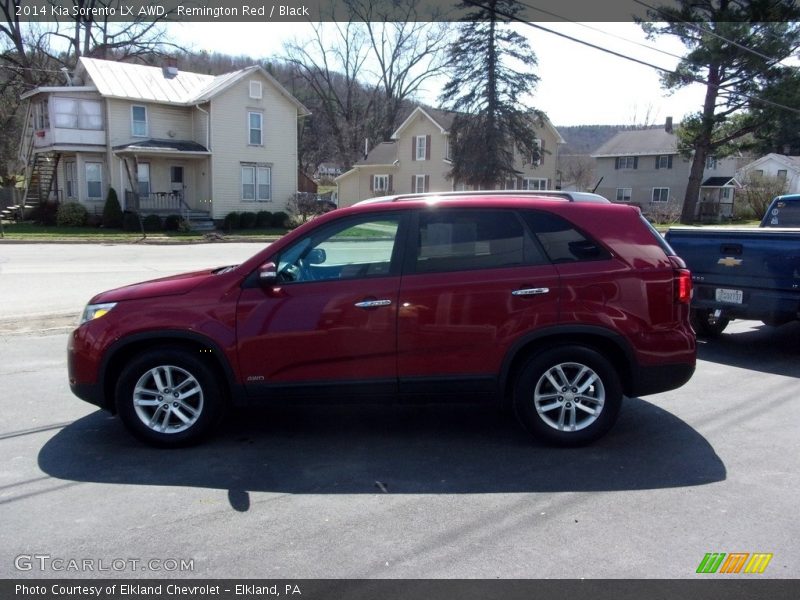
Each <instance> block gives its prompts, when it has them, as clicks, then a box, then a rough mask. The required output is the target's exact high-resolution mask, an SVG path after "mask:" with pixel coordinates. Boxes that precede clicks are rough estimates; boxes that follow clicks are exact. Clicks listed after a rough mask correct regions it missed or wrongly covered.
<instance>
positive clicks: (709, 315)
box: [691, 309, 731, 338]
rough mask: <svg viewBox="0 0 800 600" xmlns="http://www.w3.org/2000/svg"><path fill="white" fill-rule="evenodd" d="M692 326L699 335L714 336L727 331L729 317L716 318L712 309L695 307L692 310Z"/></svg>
mask: <svg viewBox="0 0 800 600" xmlns="http://www.w3.org/2000/svg"><path fill="white" fill-rule="evenodd" d="M691 321H692V328H693V329H694V331H695V333H696V334H697V335H698V336H699V337H706V338H714V337H718V336H719V335H721V334H722V332H723V331H725V328H726V327H727V326H728V323H730V322H731V320H730V319H728V318H727V317H719V318H715V317H714V314H713V312H712V311H711V310H708V309H695V310H692V312H691Z"/></svg>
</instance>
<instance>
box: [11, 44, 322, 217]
mask: <svg viewBox="0 0 800 600" xmlns="http://www.w3.org/2000/svg"><path fill="white" fill-rule="evenodd" d="M66 83H67V85H64V86H57V87H39V88H36V89H34V90H31V91H29V92H27V93H25V94H23V95H22V97H21V99H22V100H23V101H27V102H28V113H27V122H26V128H25V132H24V135H23V139H22V143H21V145H20V158H21V160H22V161H23V162H24V163H25V164H26V185H27V188H26V199H25V201H26V203H28V204H32V203H35V202H37V203H38V202H42V201H53V200H57V201H73V202H80V203H81V204H83V205H85V206H86V207H87V208H88V209H89V211H90V213H98V212H101V211H102V208H103V204H104V202H105V199H106V196H107V194H108V190H109V188H110V187H113V188H114V189H115V190H116V191H117V194H118V197H119V199H120V202H121V203H122V205H123V208H127V209H137V210H139V211H140V212H155V213H162V214H164V213H178V214H183V215H188V216H194V217H195V218H196V219H201V218H202V217H205V219H206V220H208V219H209V217H210V218H213V219H222V218H223V217H224V216H225V215H226V214H227V213H229V212H231V211H259V210H269V211H276V210H284V209H285V206H286V202H287V200H288V199H289V198H290V197H291V196H292V195H293V194H294V193H295V192H296V191H297V119H298V118H299V117H302V116H304V115H307V114H309V112H308V110H307V109H306V108H305V107H304V106H303V105H302V104H301V103H300V102H299V101H298V100H297V99H296V98H294V97H293V96H292V95H291V94H290V93H289V92H288V91H287V90H286V89H285V88H283V86H281V85H280V83H278V82H277V81H276V80H275V78H273V77H272V76H271V75H270V74H269V73H267V72H266V71H265V70H264V69H262V68H261V67H258V66H252V67H247V68H245V69H242V70H239V71H235V72H232V73H226V74H224V75H220V76H213V75H204V74H199V73H189V72H185V71H180V70H179V69H178V68H177V67H176V66H175V65H174V64H172V65H168V66H165V67H163V68H161V67H151V66H145V65H140V64H131V63H122V62H116V61H108V60H98V59H92V58H81V59H80V61H79V64H78V66H77V69H76V70H75V72H74V73H73V74H71V75H70V76H68V78H67V82H66Z"/></svg>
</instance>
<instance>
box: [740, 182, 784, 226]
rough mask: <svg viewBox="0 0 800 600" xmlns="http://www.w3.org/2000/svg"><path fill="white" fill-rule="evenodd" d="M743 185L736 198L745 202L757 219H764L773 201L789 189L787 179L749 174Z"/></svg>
mask: <svg viewBox="0 0 800 600" xmlns="http://www.w3.org/2000/svg"><path fill="white" fill-rule="evenodd" d="M741 183H742V189H741V190H739V191H738V192H737V193H736V197H737V198H739V199H741V200H742V201H743V202H744V204H745V205H746V206H747V207H748V208H749V209H750V210H751V211H752V212H753V216H755V218H757V219H762V218H764V214H766V212H767V208H768V207H769V203H770V202H772V199H773V198H774V197H775V196H780V195H782V194H785V193H786V190H787V189H788V182H787V181H786V178H784V177H775V176H770V175H758V174H756V173H748V174H747V175H746V176H745V178H744V181H742V182H741Z"/></svg>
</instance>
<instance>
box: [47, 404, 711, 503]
mask: <svg viewBox="0 0 800 600" xmlns="http://www.w3.org/2000/svg"><path fill="white" fill-rule="evenodd" d="M38 461H39V467H40V468H41V469H42V470H43V471H44V472H45V473H47V474H48V475H50V476H52V477H55V478H59V479H65V480H72V481H81V482H98V483H121V484H134V485H165V486H191V487H204V488H213V489H224V490H228V496H229V500H230V503H231V506H232V507H233V508H234V509H236V510H240V511H241V510H247V509H248V507H249V496H248V492H278V493H290V494H382V493H389V494H462V493H472V494H474V493H525V492H572V491H618V490H643V489H657V488H673V487H682V486H694V485H703V484H707V483H712V482H717V481H721V480H724V479H725V477H726V470H725V466H724V464H723V463H722V461H721V460H720V458H719V457H718V456H717V454H716V453H715V452H714V449H713V448H712V447H711V446H710V444H709V443H708V442H707V441H706V440H705V438H703V437H702V436H701V435H700V434H699V433H698V432H697V431H695V430H694V429H692V428H691V427H689V426H688V425H687V424H686V423H684V422H683V421H681V420H680V419H678V418H677V417H675V416H674V415H672V414H670V413H668V412H666V411H664V410H663V409H661V408H659V407H657V406H655V405H654V404H651V403H649V402H646V401H644V400H641V399H638V398H634V399H629V400H627V401H626V403H625V404H624V406H623V410H622V413H621V416H620V419H619V422H618V423H617V425H616V426H615V427H614V429H613V430H612V431H611V432H610V433H609V434H608V435H606V437H604V438H603V439H601V440H599V441H598V442H595V443H594V444H593V445H590V446H586V447H582V448H570V449H564V448H552V447H548V446H544V445H541V444H538V443H537V442H535V441H533V440H532V439H531V438H530V436H529V435H528V434H527V433H526V432H524V431H523V430H522V429H521V428H520V427H519V426H518V425H517V423H516V422H515V421H514V419H513V417H512V416H510V415H508V414H503V413H501V412H500V411H499V410H497V409H496V408H493V407H488V406H441V405H438V406H424V407H380V406H352V405H351V406H341V407H302V408H300V407H293V408H282V409H265V410H257V411H256V410H247V411H241V412H239V413H237V414H235V415H233V416H232V417H229V418H228V420H227V421H226V424H225V425H224V426H223V427H222V428H221V430H220V431H218V432H217V434H216V435H215V436H214V437H213V438H212V439H210V440H208V441H207V442H205V443H204V444H201V445H199V446H195V447H190V448H184V449H179V450H159V449H154V448H150V447H148V446H145V445H143V444H140V443H139V442H137V441H136V440H134V439H133V438H131V437H130V436H129V435H128V434H127V432H126V431H124V429H123V428H122V425H121V424H120V422H119V421H118V420H117V419H114V418H109V416H108V415H107V414H106V413H104V412H102V411H98V412H96V413H93V414H91V415H88V416H86V417H84V418H82V419H79V420H78V421H75V422H74V423H72V424H71V425H69V426H67V427H65V428H64V429H62V430H61V431H60V432H59V433H58V434H56V435H55V436H54V437H53V438H51V439H50V440H49V441H48V442H47V443H46V444H45V445H44V447H43V448H42V449H41V451H40V453H39V458H38Z"/></svg>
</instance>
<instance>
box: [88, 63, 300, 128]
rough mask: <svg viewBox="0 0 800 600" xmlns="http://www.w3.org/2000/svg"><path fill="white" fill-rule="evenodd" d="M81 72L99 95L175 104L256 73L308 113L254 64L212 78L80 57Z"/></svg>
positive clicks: (198, 100) (199, 97)
mask: <svg viewBox="0 0 800 600" xmlns="http://www.w3.org/2000/svg"><path fill="white" fill-rule="evenodd" d="M83 72H85V74H86V75H88V78H89V79H91V82H92V83H93V84H94V86H95V87H96V88H97V91H98V92H99V93H100V95H101V96H105V97H108V98H123V99H126V100H139V101H143V102H161V103H164V104H179V105H192V104H199V103H201V102H207V101H208V100H210V99H211V98H212V97H214V96H215V95H217V94H218V93H220V92H222V91H224V90H225V89H226V88H227V87H228V86H229V85H232V84H233V83H235V82H237V81H239V80H240V79H241V78H243V77H246V76H247V75H249V74H251V73H259V74H260V75H262V76H263V77H264V78H265V79H266V80H267V81H269V82H270V83H271V84H272V85H274V86H275V88H276V89H277V90H278V92H279V93H281V94H282V95H283V96H285V97H286V98H287V99H288V100H289V101H290V102H291V103H292V104H294V105H295V106H296V107H297V110H298V113H299V114H300V115H309V114H311V113H310V112H309V110H308V109H307V108H306V107H305V106H303V104H302V103H301V102H300V101H299V100H298V99H297V98H295V97H294V96H292V94H290V93H289V92H288V91H287V90H286V88H284V87H283V86H282V85H281V84H280V83H279V82H278V81H277V80H276V79H275V78H274V77H273V76H272V75H270V74H269V73H267V72H266V71H265V70H264V69H262V68H261V67H259V66H256V65H254V66H251V67H247V68H245V69H240V70H238V71H232V72H231V73H225V74H224V75H218V76H216V77H215V76H214V75H203V74H202V73H191V72H189V71H181V70H179V69H176V70H175V72H174V73H170V72H169V71H168V70H165V69H163V68H161V67H149V66H146V65H138V64H133V63H124V62H117V61H112V60H101V59H97V58H86V57H82V58H81V59H80V61H79V63H78V69H77V71H76V74H82V73H83Z"/></svg>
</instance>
